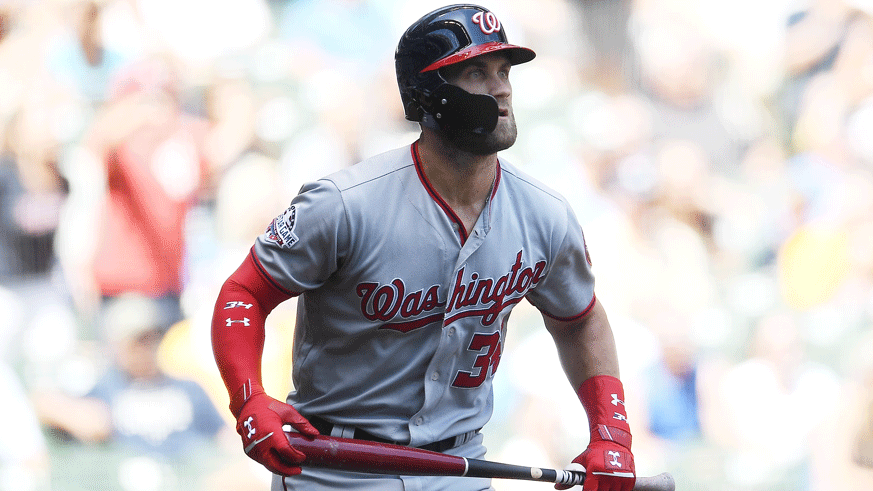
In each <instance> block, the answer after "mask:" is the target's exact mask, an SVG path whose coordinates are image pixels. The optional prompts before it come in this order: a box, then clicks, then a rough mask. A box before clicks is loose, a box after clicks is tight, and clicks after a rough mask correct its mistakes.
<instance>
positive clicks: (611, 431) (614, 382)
mask: <svg viewBox="0 0 873 491" xmlns="http://www.w3.org/2000/svg"><path fill="white" fill-rule="evenodd" d="M576 394H577V395H578V396H579V400H580V401H581V402H582V406H583V407H584V408H585V413H586V414H587V415H588V427H589V430H590V432H591V437H590V441H591V442H596V441H610V442H614V443H616V444H618V445H621V446H622V447H624V448H626V449H628V450H630V448H631V443H632V440H633V438H632V436H631V431H630V425H629V424H628V421H627V411H626V409H625V404H624V400H625V399H624V386H623V384H622V383H621V380H619V379H618V378H616V377H613V376H610V375H596V376H594V377H590V378H588V379H587V380H585V382H583V383H582V385H581V386H580V387H579V389H578V390H577V391H576Z"/></svg>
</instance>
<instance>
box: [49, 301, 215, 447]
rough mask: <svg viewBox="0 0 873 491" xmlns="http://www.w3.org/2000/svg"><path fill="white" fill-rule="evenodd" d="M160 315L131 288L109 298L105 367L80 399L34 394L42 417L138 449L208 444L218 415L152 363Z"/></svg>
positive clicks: (195, 390) (86, 436) (201, 394)
mask: <svg viewBox="0 0 873 491" xmlns="http://www.w3.org/2000/svg"><path fill="white" fill-rule="evenodd" d="M160 319H161V312H160V307H159V305H158V304H157V303H156V302H155V301H154V300H151V299H148V298H146V297H142V296H139V295H136V294H126V295H121V296H118V297H116V298H115V299H113V300H112V301H111V302H110V303H109V304H108V305H107V307H106V312H105V316H104V322H105V325H104V329H105V331H106V337H107V339H108V340H109V342H110V349H111V351H112V361H113V364H112V366H111V367H110V368H109V370H108V371H107V372H106V374H105V375H104V376H103V377H102V379H101V380H100V381H99V382H98V383H97V385H96V386H95V387H94V388H93V389H92V390H91V391H90V393H89V394H88V395H87V396H86V397H85V398H80V399H78V398H77V399H66V398H65V397H64V396H60V395H57V396H47V397H40V398H38V399H37V400H38V401H39V404H38V406H37V407H38V409H39V411H40V414H41V416H42V418H43V421H44V422H45V423H46V424H47V425H48V426H50V427H53V428H58V429H60V430H63V431H65V432H67V433H69V434H70V436H72V437H73V438H75V439H76V440H79V441H83V442H104V441H109V440H112V441H114V442H116V443H118V444H119V445H120V446H122V447H124V448H128V449H130V450H133V451H136V452H142V453H159V454H163V455H167V456H181V455H185V454H186V453H187V452H190V451H192V450H194V449H197V448H199V447H200V446H203V445H205V444H209V442H211V441H212V440H213V439H214V438H215V437H216V435H217V434H218V433H219V432H220V431H221V430H222V429H224V428H225V424H224V420H223V419H222V418H221V415H220V414H219V413H218V411H217V410H216V409H215V407H214V405H213V404H212V402H211V400H210V399H209V397H208V396H207V394H206V392H205V391H204V390H203V389H202V388H201V387H200V386H199V385H198V384H196V383H195V382H192V381H186V380H180V379H176V378H172V377H169V376H167V375H166V374H165V373H163V371H162V370H161V368H160V367H159V365H158V359H157V352H158V346H159V345H160V342H161V338H162V333H163V332H165V331H166V330H167V327H166V326H165V325H163V324H162V323H161V322H162V321H161V320H160ZM73 408H75V410H72V409H73Z"/></svg>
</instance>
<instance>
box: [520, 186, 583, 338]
mask: <svg viewBox="0 0 873 491" xmlns="http://www.w3.org/2000/svg"><path fill="white" fill-rule="evenodd" d="M565 207H566V212H567V215H566V216H567V221H566V227H565V228H564V234H563V237H560V236H559V237H556V240H555V243H556V244H558V245H557V247H555V248H553V256H552V261H551V263H552V266H551V267H550V268H549V270H548V273H547V274H546V276H545V278H544V279H543V280H541V281H540V283H538V284H537V286H536V288H534V289H532V290H531V291H530V292H528V294H527V299H528V301H529V302H530V303H531V304H533V306H534V307H536V308H537V309H539V310H540V311H541V312H542V313H543V314H545V315H547V316H549V317H552V318H554V319H558V320H567V321H569V320H574V319H578V318H580V317H583V316H584V315H585V314H587V313H588V311H589V310H590V309H591V307H592V306H593V305H594V273H593V272H592V270H591V258H590V256H589V255H588V247H587V246H586V245H585V235H584V233H583V232H582V227H581V226H580V225H579V221H578V220H577V219H576V215H575V214H574V213H573V210H572V209H571V208H570V206H569V204H566V202H565Z"/></svg>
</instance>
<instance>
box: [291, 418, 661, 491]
mask: <svg viewBox="0 0 873 491" xmlns="http://www.w3.org/2000/svg"><path fill="white" fill-rule="evenodd" d="M286 434H287V435H288V439H289V441H290V442H291V445H293V446H294V448H296V449H297V450H300V451H301V452H303V453H304V454H305V455H306V460H305V461H304V462H303V463H302V464H301V465H302V466H304V467H323V468H329V469H336V470H344V471H352V472H362V473H368V474H395V475H404V476H458V477H484V478H492V479H522V480H526V481H542V482H552V483H557V484H566V485H570V486H575V485H578V484H582V483H583V482H584V481H585V473H584V472H579V471H568V470H555V469H542V468H539V467H526V466H520V465H512V464H504V463H500V462H491V461H487V460H479V459H468V458H466V457H457V456H454V455H447V454H444V453H439V452H432V451H429V450H422V449H420V448H413V447H404V446H402V445H392V444H389V443H377V442H370V441H366V440H352V439H349V438H338V437H331V436H324V435H321V436H317V437H315V438H314V439H312V440H310V439H309V438H307V437H305V436H303V435H300V434H299V433H293V432H291V433H286ZM675 488H676V485H675V483H674V481H673V476H671V475H670V474H668V473H666V472H665V473H663V474H659V475H657V476H652V477H637V480H636V484H635V486H634V491H674V490H675Z"/></svg>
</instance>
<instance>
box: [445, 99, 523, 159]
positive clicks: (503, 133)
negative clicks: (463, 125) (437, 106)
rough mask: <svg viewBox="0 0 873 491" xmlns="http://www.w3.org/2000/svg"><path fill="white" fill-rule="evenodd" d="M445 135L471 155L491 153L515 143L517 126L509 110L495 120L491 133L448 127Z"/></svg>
mask: <svg viewBox="0 0 873 491" xmlns="http://www.w3.org/2000/svg"><path fill="white" fill-rule="evenodd" d="M445 135H446V138H447V139H448V141H449V142H450V143H451V144H452V145H454V146H455V147H456V148H457V149H458V150H461V151H463V152H467V153H470V154H473V155H492V154H495V153H497V152H500V151H502V150H506V149H507V148H509V147H511V146H512V145H514V144H515V140H516V138H517V137H518V127H517V126H516V124H515V114H513V112H512V110H510V111H509V114H508V115H507V117H505V118H501V119H498V120H497V127H495V128H494V131H492V132H491V133H486V134H480V133H473V132H472V131H469V130H467V131H464V130H460V131H458V130H451V129H449V130H446V131H445Z"/></svg>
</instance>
